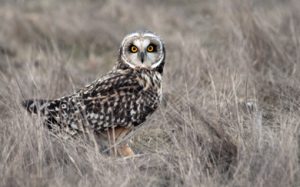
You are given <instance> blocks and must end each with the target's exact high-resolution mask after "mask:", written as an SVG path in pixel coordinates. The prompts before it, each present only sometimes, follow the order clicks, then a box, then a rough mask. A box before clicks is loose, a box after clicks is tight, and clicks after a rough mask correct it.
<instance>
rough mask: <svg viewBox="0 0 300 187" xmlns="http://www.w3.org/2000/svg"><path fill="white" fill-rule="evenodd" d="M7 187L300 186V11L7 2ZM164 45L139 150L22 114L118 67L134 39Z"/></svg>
mask: <svg viewBox="0 0 300 187" xmlns="http://www.w3.org/2000/svg"><path fill="white" fill-rule="evenodd" d="M0 5H1V6H0V22H1V28H0V127H1V128H0V179H1V180H0V186H298V185H300V182H299V176H300V171H299V169H300V168H299V160H298V158H299V148H300V147H299V143H298V142H299V121H300V115H299V114H300V111H299V105H300V98H299V95H300V86H299V85H300V73H299V60H300V56H299V54H298V53H299V38H300V28H299V26H298V25H299V22H300V14H299V12H300V3H299V2H298V1H296V0H294V1H293V0H290V1H280V0H265V1H257V0H251V1H246V0H228V1H214V2H212V1H204V0H200V1H196V0H189V1H184V2H183V1H176V0H166V1H164V2H160V1H151V2H150V1H146V0H141V1H140V0H139V1H137V0H128V1H126V2H125V1H122V2H121V1H116V0H112V1H93V0H89V1H85V2H82V1H79V0H76V1H68V0H64V1H58V0H52V1H50V0H47V1H37V0H28V1H1V3H0ZM143 28H147V29H149V30H152V31H154V32H156V33H158V34H159V35H161V37H162V38H163V39H164V41H165V43H166V50H167V62H166V67H165V74H164V100H163V103H162V105H161V107H160V109H159V111H157V112H156V113H155V114H154V115H153V116H152V118H151V119H149V120H148V121H147V122H146V123H145V125H144V127H143V128H142V129H141V130H140V131H139V132H137V133H136V135H135V136H134V137H133V139H132V143H131V146H132V147H133V148H134V150H135V151H136V152H138V153H140V155H138V156H136V157H133V158H127V159H123V158H115V157H107V156H106V155H101V154H100V153H99V152H98V151H97V150H95V148H94V147H92V146H91V145H89V144H87V143H86V142H85V141H83V140H69V141H64V140H62V139H60V138H55V137H53V136H52V135H51V134H49V132H48V131H47V129H45V128H44V127H43V126H42V125H41V120H40V119H39V118H32V117H31V116H29V115H28V114H27V113H26V111H25V110H23V109H22V108H21V106H20V101H21V100H22V99H24V98H57V97H60V96H62V95H64V94H68V93H72V92H73V91H74V90H76V89H78V88H80V87H82V86H83V85H85V84H88V83H89V82H91V81H93V80H94V79H96V78H97V77H99V76H100V75H103V74H105V72H107V71H109V70H110V69H111V68H112V66H113V65H114V63H115V61H116V57H117V49H118V46H119V43H120V42H121V40H122V38H123V37H124V35H126V34H127V33H129V32H131V31H134V30H137V29H143Z"/></svg>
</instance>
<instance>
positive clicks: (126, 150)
mask: <svg viewBox="0 0 300 187" xmlns="http://www.w3.org/2000/svg"><path fill="white" fill-rule="evenodd" d="M117 150H118V153H119V155H120V156H122V157H128V156H134V152H133V151H132V149H131V148H130V147H129V145H128V144H124V145H119V146H118V148H117Z"/></svg>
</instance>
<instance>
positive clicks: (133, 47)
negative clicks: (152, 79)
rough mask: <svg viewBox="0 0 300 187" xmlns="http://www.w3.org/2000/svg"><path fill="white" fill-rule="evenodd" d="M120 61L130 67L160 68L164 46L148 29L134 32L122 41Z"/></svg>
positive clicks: (163, 57) (162, 63)
mask: <svg viewBox="0 0 300 187" xmlns="http://www.w3.org/2000/svg"><path fill="white" fill-rule="evenodd" d="M119 58H120V61H121V63H124V64H126V65H127V66H129V67H130V68H147V69H157V68H158V69H161V71H162V68H163V65H164V59H165V48H164V44H163V42H162V40H161V39H160V37H159V36H157V35H156V34H154V33H152V32H149V31H140V32H134V33H131V34H129V35H127V36H125V38H124V39H123V41H122V44H121V47H120V57H119Z"/></svg>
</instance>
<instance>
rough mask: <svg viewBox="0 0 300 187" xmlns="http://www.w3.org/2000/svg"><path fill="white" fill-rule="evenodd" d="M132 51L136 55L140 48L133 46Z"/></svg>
mask: <svg viewBox="0 0 300 187" xmlns="http://www.w3.org/2000/svg"><path fill="white" fill-rule="evenodd" d="M130 51H131V52H132V53H136V52H137V51H138V48H137V47H136V46H134V45H132V46H131V47H130Z"/></svg>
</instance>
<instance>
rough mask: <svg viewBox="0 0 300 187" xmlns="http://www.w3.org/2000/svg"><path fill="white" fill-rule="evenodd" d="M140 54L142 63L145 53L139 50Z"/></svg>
mask: <svg viewBox="0 0 300 187" xmlns="http://www.w3.org/2000/svg"><path fill="white" fill-rule="evenodd" d="M140 55H141V62H142V63H144V58H145V53H144V52H141V54H140Z"/></svg>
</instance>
